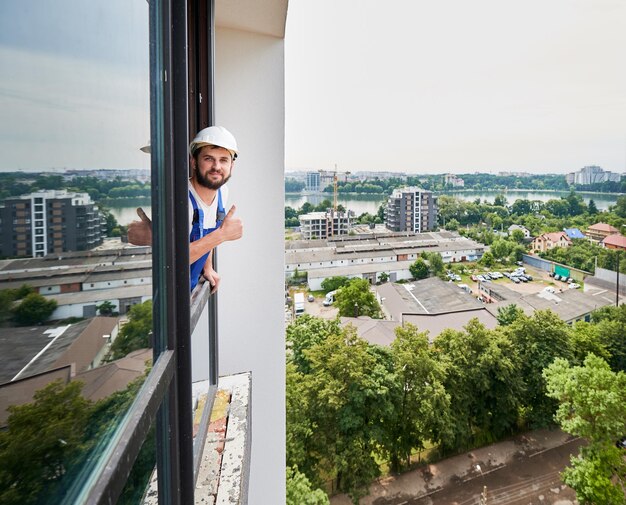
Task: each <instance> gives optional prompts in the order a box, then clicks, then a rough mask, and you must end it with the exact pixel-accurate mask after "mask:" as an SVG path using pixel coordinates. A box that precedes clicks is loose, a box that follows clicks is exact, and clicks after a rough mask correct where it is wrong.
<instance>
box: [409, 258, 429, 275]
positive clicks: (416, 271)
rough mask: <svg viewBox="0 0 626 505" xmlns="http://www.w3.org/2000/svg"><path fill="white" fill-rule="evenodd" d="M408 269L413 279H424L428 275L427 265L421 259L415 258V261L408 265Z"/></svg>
mask: <svg viewBox="0 0 626 505" xmlns="http://www.w3.org/2000/svg"><path fill="white" fill-rule="evenodd" d="M409 271H410V272H411V275H412V276H413V278H414V279H425V278H426V277H428V265H426V263H425V262H424V260H423V259H421V258H417V259H416V260H415V262H414V263H413V264H412V265H411V266H410V267H409Z"/></svg>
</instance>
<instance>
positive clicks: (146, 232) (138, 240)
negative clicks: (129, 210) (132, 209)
mask: <svg viewBox="0 0 626 505" xmlns="http://www.w3.org/2000/svg"><path fill="white" fill-rule="evenodd" d="M137 215H138V216H139V218H140V219H141V221H133V222H132V223H130V224H129V225H128V242H130V243H131V244H133V245H152V221H150V218H149V217H148V216H146V213H145V212H144V211H143V209H142V208H141V207H139V208H138V209H137Z"/></svg>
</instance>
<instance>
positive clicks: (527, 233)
mask: <svg viewBox="0 0 626 505" xmlns="http://www.w3.org/2000/svg"><path fill="white" fill-rule="evenodd" d="M515 230H521V232H522V233H523V234H524V238H530V230H529V229H528V228H526V227H525V226H522V225H521V224H512V225H511V226H509V227H508V231H509V236H510V235H512V234H513V231H515Z"/></svg>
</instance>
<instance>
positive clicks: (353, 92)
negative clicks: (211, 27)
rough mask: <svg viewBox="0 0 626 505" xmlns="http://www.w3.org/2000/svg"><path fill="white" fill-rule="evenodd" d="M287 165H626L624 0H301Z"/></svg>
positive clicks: (291, 64)
mask: <svg viewBox="0 0 626 505" xmlns="http://www.w3.org/2000/svg"><path fill="white" fill-rule="evenodd" d="M285 46H286V95H287V96H286V127H287V132H286V145H287V152H286V167H287V170H298V169H332V168H333V167H334V164H335V163H336V164H337V165H338V168H339V170H350V171H358V170H392V171H406V172H411V173H441V172H452V173H462V172H473V171H481V172H497V171H528V172H535V173H548V172H551V173H565V172H568V171H574V170H578V169H579V168H581V167H583V166H585V165H592V164H594V165H600V166H601V167H603V168H604V169H605V170H611V171H617V172H624V171H626V63H625V62H626V1H624V0H525V1H523V2H520V1H512V0H474V1H471V2H470V1H467V0H440V1H432V0H429V1H425V0H387V1H386V2H380V1H374V0H290V1H289V13H288V17H287V35H286V42H285Z"/></svg>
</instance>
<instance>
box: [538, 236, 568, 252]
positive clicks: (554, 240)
mask: <svg viewBox="0 0 626 505" xmlns="http://www.w3.org/2000/svg"><path fill="white" fill-rule="evenodd" d="M571 245H572V241H571V239H570V238H569V237H568V236H567V233H565V232H564V231H555V232H552V233H544V234H542V235H539V236H538V237H536V238H535V239H534V240H533V242H532V245H531V247H532V250H533V252H535V253H538V252H544V251H547V250H549V249H554V248H555V247H569V246H571Z"/></svg>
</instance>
